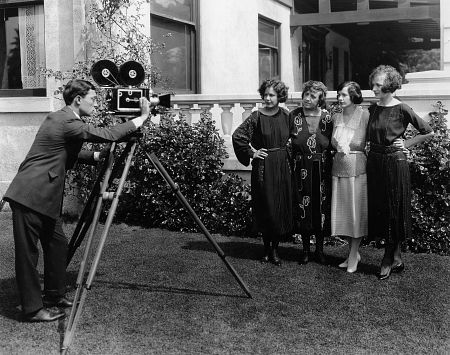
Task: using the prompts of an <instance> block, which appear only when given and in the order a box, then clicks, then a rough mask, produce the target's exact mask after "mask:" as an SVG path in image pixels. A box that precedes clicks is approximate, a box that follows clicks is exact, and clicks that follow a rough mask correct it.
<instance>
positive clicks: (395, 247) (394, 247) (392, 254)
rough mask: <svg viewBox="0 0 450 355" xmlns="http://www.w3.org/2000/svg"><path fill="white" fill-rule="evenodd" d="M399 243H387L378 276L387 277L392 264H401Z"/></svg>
mask: <svg viewBox="0 0 450 355" xmlns="http://www.w3.org/2000/svg"><path fill="white" fill-rule="evenodd" d="M401 262H402V257H401V242H397V243H387V244H386V247H385V249H384V255H383V260H382V261H381V269H380V275H381V276H383V275H389V274H390V273H391V269H392V266H393V265H394V264H401Z"/></svg>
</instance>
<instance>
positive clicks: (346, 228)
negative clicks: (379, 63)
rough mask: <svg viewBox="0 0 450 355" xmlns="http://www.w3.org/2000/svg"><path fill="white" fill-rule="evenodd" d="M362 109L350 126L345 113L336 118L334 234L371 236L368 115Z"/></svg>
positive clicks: (338, 114)
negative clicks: (368, 207)
mask: <svg viewBox="0 0 450 355" xmlns="http://www.w3.org/2000/svg"><path fill="white" fill-rule="evenodd" d="M363 113H364V110H363V108H362V107H361V106H358V107H357V108H356V110H355V112H354V113H353V115H352V117H351V118H350V119H349V121H348V122H347V123H345V122H344V117H343V115H342V113H337V114H336V115H334V116H333V121H334V128H333V136H332V138H331V143H332V145H333V147H334V149H335V150H336V154H335V155H334V158H333V168H332V171H331V175H332V193H331V234H332V235H340V236H348V237H352V238H361V237H363V236H367V234H368V233H367V175H366V163H367V158H366V154H365V146H366V129H367V122H368V115H367V114H366V115H363Z"/></svg>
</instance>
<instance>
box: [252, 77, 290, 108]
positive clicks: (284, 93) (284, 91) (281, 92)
mask: <svg viewBox="0 0 450 355" xmlns="http://www.w3.org/2000/svg"><path fill="white" fill-rule="evenodd" d="M270 87H272V88H273V90H274V91H275V92H276V93H277V98H278V102H280V103H281V102H286V100H287V98H288V90H289V88H288V87H287V86H286V84H285V83H283V82H282V81H280V80H275V79H266V80H264V81H263V82H262V84H261V86H260V87H259V89H258V92H259V94H260V95H261V99H264V93H265V92H266V90H267V89H268V88H270Z"/></svg>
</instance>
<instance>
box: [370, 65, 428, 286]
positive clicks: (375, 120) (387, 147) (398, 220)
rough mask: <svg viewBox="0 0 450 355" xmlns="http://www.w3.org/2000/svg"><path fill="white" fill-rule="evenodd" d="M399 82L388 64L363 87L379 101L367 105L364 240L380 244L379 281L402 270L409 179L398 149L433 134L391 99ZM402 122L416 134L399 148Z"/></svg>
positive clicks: (408, 218)
mask: <svg viewBox="0 0 450 355" xmlns="http://www.w3.org/2000/svg"><path fill="white" fill-rule="evenodd" d="M401 83H402V77H401V76H400V74H399V73H398V72H397V70H395V69H394V68H393V67H391V66H388V65H386V66H385V65H380V66H378V67H377V68H375V69H374V70H373V71H372V73H371V74H370V77H369V85H370V86H371V87H372V91H373V92H374V94H375V97H376V98H378V99H379V101H378V103H376V104H373V105H372V106H370V107H369V113H370V116H369V123H368V126H367V135H366V137H367V140H368V142H369V149H370V150H369V154H368V157H367V190H368V191H367V192H368V219H369V238H370V239H372V240H377V239H384V240H385V251H384V256H383V260H382V262H381V268H380V274H379V276H378V278H379V279H380V280H385V279H387V278H389V276H390V274H391V272H394V273H395V272H401V271H402V270H403V269H404V264H403V262H402V259H401V253H400V247H401V242H402V241H404V240H405V239H406V238H409V237H410V236H411V181H410V173H409V166H408V161H407V159H406V155H405V152H404V150H405V148H406V149H408V148H411V147H412V146H414V145H416V144H419V143H421V142H423V141H425V140H428V139H430V138H431V137H432V136H433V131H432V129H431V127H430V126H429V125H428V123H426V122H425V121H423V120H422V119H421V118H420V117H419V116H418V115H417V114H416V113H415V112H414V111H413V110H412V109H411V108H410V107H409V106H408V105H406V104H404V103H402V102H400V101H399V100H397V99H396V98H395V97H394V93H395V91H396V90H397V89H400V88H401ZM408 124H412V125H413V126H414V127H415V128H416V129H417V130H418V131H419V134H418V135H416V136H415V137H413V138H411V139H407V140H404V141H403V146H402V144H401V140H398V139H397V138H401V137H402V136H403V134H404V133H405V131H406V128H407V126H408ZM396 139H397V140H396ZM395 140H396V141H395ZM394 141H395V142H394ZM399 142H400V143H399Z"/></svg>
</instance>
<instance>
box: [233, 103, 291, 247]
mask: <svg viewBox="0 0 450 355" xmlns="http://www.w3.org/2000/svg"><path fill="white" fill-rule="evenodd" d="M289 120H290V116H289V114H288V112H287V111H285V110H284V109H281V108H280V109H279V111H278V112H277V113H276V114H275V115H273V116H266V115H264V114H263V113H261V112H259V111H255V112H253V113H252V114H251V115H250V116H249V117H248V118H247V119H246V120H245V121H244V122H243V123H242V124H241V125H240V126H239V127H238V128H237V129H236V130H235V131H234V133H233V148H234V151H235V153H236V157H237V159H238V160H239V162H241V163H242V164H243V165H245V166H248V165H249V163H250V159H251V158H252V157H253V150H252V148H251V147H253V148H254V149H256V150H258V149H261V148H266V149H267V154H268V156H267V157H266V158H265V159H253V160H252V174H251V194H252V215H253V222H254V230H255V231H256V232H260V233H262V234H263V235H264V236H266V237H267V238H271V239H272V240H276V241H280V240H282V241H283V240H287V239H288V238H290V236H291V233H292V229H293V227H292V226H293V217H292V180H293V176H292V171H291V167H290V158H289V154H288V151H287V147H286V144H287V142H288V140H289V138H290V134H291V132H293V125H292V124H290V121H289ZM250 144H251V146H250Z"/></svg>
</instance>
